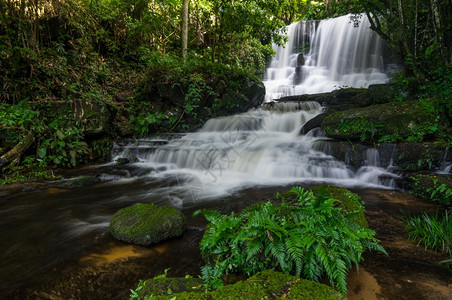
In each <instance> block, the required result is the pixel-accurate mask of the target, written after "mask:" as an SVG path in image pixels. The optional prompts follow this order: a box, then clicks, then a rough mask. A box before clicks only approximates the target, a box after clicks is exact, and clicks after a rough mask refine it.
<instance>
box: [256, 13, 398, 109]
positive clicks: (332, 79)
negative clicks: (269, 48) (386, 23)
mask: <svg viewBox="0 0 452 300" xmlns="http://www.w3.org/2000/svg"><path fill="white" fill-rule="evenodd" d="M369 27H370V23H369V20H368V19H367V17H366V16H363V17H362V18H361V20H360V24H359V26H358V27H354V24H353V22H351V21H350V15H347V16H342V17H338V18H334V19H327V20H322V21H320V22H318V21H304V22H299V23H294V24H291V25H290V26H288V30H287V34H288V36H289V42H288V43H287V44H286V45H285V46H284V47H283V46H277V45H274V46H273V48H274V50H275V51H276V53H277V54H276V56H275V57H274V58H273V59H272V61H271V62H270V65H269V67H268V68H267V72H266V79H265V81H264V84H265V87H266V90H267V95H266V101H267V102H268V101H271V100H274V99H279V98H281V97H284V96H292V95H302V94H315V93H324V92H330V91H332V90H334V89H338V88H341V87H356V88H360V87H368V86H369V85H371V84H378V83H385V82H387V81H388V80H389V76H388V74H389V73H390V72H391V71H393V70H394V69H396V66H395V64H393V63H391V62H390V60H389V59H388V58H387V57H385V53H386V52H387V51H386V49H385V43H384V41H383V40H382V39H381V38H380V37H379V36H378V35H377V34H376V33H375V32H373V31H372V30H371V29H370V28H369ZM308 49H309V51H308Z"/></svg>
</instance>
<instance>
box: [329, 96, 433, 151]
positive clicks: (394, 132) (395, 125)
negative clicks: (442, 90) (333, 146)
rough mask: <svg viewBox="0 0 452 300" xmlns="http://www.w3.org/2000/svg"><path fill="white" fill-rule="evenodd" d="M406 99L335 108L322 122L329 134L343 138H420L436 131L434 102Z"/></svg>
mask: <svg viewBox="0 0 452 300" xmlns="http://www.w3.org/2000/svg"><path fill="white" fill-rule="evenodd" d="M426 105H427V104H425V102H423V103H420V102H418V101H406V102H391V103H385V104H379V105H372V106H369V107H365V108H357V109H350V110H347V111H338V112H334V113H332V114H330V115H328V116H327V117H326V118H325V119H324V120H323V122H322V127H323V128H324V129H325V131H326V134H327V136H328V137H332V138H337V139H343V140H361V141H362V142H368V143H375V142H378V141H401V140H408V141H422V140H425V139H426V138H428V135H430V134H432V133H434V132H435V131H436V130H437V126H438V124H437V118H436V117H437V115H438V113H437V105H436V102H435V101H434V100H431V103H429V105H428V107H427V108H426V107H425V106H426Z"/></svg>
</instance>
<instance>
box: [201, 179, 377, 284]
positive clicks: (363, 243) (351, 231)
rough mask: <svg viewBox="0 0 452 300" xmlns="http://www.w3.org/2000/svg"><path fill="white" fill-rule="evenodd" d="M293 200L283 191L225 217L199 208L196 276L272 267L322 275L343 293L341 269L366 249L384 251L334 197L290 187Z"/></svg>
mask: <svg viewBox="0 0 452 300" xmlns="http://www.w3.org/2000/svg"><path fill="white" fill-rule="evenodd" d="M291 193H294V194H295V195H296V197H297V198H298V199H297V202H296V203H294V204H290V203H289V202H286V201H285V198H284V197H283V196H281V195H280V196H279V197H280V198H282V199H281V200H282V203H281V204H280V205H277V204H274V203H272V202H270V201H268V202H264V203H262V204H257V205H254V206H251V207H249V208H248V209H246V210H244V211H242V212H241V213H240V214H234V213H232V214H231V215H229V216H226V215H221V214H220V213H218V212H215V211H209V210H201V211H199V212H198V213H201V214H203V215H204V216H205V217H206V218H207V220H208V221H209V222H210V224H209V225H208V226H207V228H206V231H205V234H204V237H203V239H202V241H201V252H202V254H203V257H204V258H205V259H206V261H207V264H206V265H205V266H204V267H202V275H203V278H204V280H205V281H206V282H207V283H208V285H209V286H211V287H214V288H217V287H219V286H222V284H223V282H222V280H221V278H220V277H221V276H222V275H223V274H228V273H232V272H242V273H245V274H247V275H252V274H255V273H257V272H259V271H261V270H265V269H271V268H276V269H279V270H281V271H282V272H284V273H292V274H295V275H297V276H303V277H305V278H307V279H310V280H314V281H318V280H319V279H320V278H321V276H322V275H323V274H326V275H327V276H328V278H329V280H330V282H331V284H332V286H333V287H334V288H336V289H337V290H339V291H340V292H344V293H346V291H347V288H346V278H347V270H348V269H349V268H350V267H351V266H352V264H355V265H356V266H358V264H359V262H360V261H361V260H362V253H363V252H364V251H366V250H378V251H382V252H385V251H384V249H383V248H382V247H381V246H380V245H379V244H378V242H379V241H378V240H377V239H376V238H375V237H374V234H375V232H374V231H372V230H370V229H367V228H363V227H361V226H360V225H358V223H357V222H355V221H354V217H355V213H356V212H354V211H349V212H346V213H344V212H343V211H341V208H340V207H337V202H338V200H336V199H334V198H331V197H325V196H318V197H314V195H313V193H312V192H311V191H309V190H304V189H302V188H299V187H295V188H293V189H292V190H291Z"/></svg>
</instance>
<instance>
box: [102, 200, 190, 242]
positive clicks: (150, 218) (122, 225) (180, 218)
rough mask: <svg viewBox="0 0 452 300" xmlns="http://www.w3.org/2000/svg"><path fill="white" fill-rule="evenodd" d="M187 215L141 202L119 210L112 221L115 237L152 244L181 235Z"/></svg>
mask: <svg viewBox="0 0 452 300" xmlns="http://www.w3.org/2000/svg"><path fill="white" fill-rule="evenodd" d="M184 229H185V217H184V215H183V214H182V213H181V212H180V211H179V210H177V209H175V208H172V207H168V206H161V207H158V206H156V205H154V204H144V203H140V204H137V205H134V206H130V207H126V208H123V209H120V210H119V211H117V212H116V213H115V214H114V215H113V217H112V218H111V221H110V232H111V234H112V235H113V237H114V238H115V239H118V240H120V241H123V242H127V243H133V244H138V245H145V246H148V245H151V244H155V243H158V242H160V241H163V240H166V239H169V238H172V237H177V236H180V235H181V234H182V233H183V231H184Z"/></svg>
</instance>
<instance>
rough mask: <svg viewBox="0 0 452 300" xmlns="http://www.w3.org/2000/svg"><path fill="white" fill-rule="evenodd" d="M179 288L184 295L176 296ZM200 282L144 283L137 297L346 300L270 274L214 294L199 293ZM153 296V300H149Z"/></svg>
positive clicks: (326, 289) (317, 285)
mask: <svg viewBox="0 0 452 300" xmlns="http://www.w3.org/2000/svg"><path fill="white" fill-rule="evenodd" d="M181 288H182V289H183V288H186V290H185V291H184V292H181V293H177V292H175V291H176V290H177V291H179V290H181ZM201 291H202V289H200V284H199V281H196V280H194V279H183V278H182V279H177V280H176V281H172V280H171V278H166V279H151V280H148V281H146V282H145V284H144V287H143V288H142V289H141V290H140V291H139V293H138V294H139V295H140V297H141V298H144V299H147V298H148V299H177V300H182V299H283V298H284V299H325V300H329V299H334V300H337V299H346V297H344V296H343V295H342V294H340V293H338V292H336V291H335V290H333V289H331V288H330V287H328V286H327V285H324V284H321V283H317V282H313V281H309V280H306V279H302V278H299V277H296V276H292V275H286V274H283V273H280V272H276V271H273V270H265V271H262V272H259V273H257V274H256V275H254V276H253V277H250V278H249V279H247V280H245V281H239V282H237V283H235V284H231V285H226V286H224V287H222V288H219V289H217V290H215V291H212V292H208V293H200V292H201ZM151 294H152V298H151Z"/></svg>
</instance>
